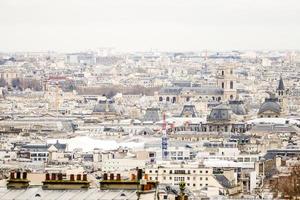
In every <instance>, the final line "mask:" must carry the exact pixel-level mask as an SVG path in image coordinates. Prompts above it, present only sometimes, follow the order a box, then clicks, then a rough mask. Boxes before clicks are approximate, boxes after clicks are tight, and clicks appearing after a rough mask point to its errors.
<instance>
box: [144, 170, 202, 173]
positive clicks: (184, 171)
mask: <svg viewBox="0 0 300 200" xmlns="http://www.w3.org/2000/svg"><path fill="white" fill-rule="evenodd" d="M173 172H174V174H178V173H179V172H180V173H181V174H190V173H191V172H192V173H193V174H196V172H197V171H196V170H174V171H173V170H169V174H173ZM198 172H199V173H200V174H203V173H206V174H208V170H205V171H203V170H199V171H198ZM149 173H158V170H149ZM163 173H167V170H163Z"/></svg>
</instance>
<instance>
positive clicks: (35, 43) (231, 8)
mask: <svg viewBox="0 0 300 200" xmlns="http://www.w3.org/2000/svg"><path fill="white" fill-rule="evenodd" d="M97 47H116V48H117V49H120V50H126V51H127V50H128V51H134V50H150V49H153V50H183V51H187V50H203V49H209V50H227V49H300V48H299V47H300V0H0V51H27V50H29V51H39V50H58V51H78V50H85V49H94V48H97Z"/></svg>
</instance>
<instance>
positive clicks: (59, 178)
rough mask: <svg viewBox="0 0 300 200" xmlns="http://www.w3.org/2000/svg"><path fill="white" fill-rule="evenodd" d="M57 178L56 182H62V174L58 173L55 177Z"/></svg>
mask: <svg viewBox="0 0 300 200" xmlns="http://www.w3.org/2000/svg"><path fill="white" fill-rule="evenodd" d="M57 177H58V180H59V181H61V180H62V173H59V174H58V175H57Z"/></svg>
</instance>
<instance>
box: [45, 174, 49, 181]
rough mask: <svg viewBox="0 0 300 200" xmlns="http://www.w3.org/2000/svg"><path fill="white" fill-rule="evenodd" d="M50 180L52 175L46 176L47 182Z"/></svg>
mask: <svg viewBox="0 0 300 200" xmlns="http://www.w3.org/2000/svg"><path fill="white" fill-rule="evenodd" d="M49 180H50V174H48V173H47V174H46V181H49Z"/></svg>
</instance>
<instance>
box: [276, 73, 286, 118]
mask: <svg viewBox="0 0 300 200" xmlns="http://www.w3.org/2000/svg"><path fill="white" fill-rule="evenodd" d="M276 93H277V96H278V101H279V103H280V107H281V112H282V113H284V114H286V113H287V112H288V103H287V95H288V90H286V89H285V87H284V83H283V79H282V76H280V79H279V82H278V87H277V89H276Z"/></svg>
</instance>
